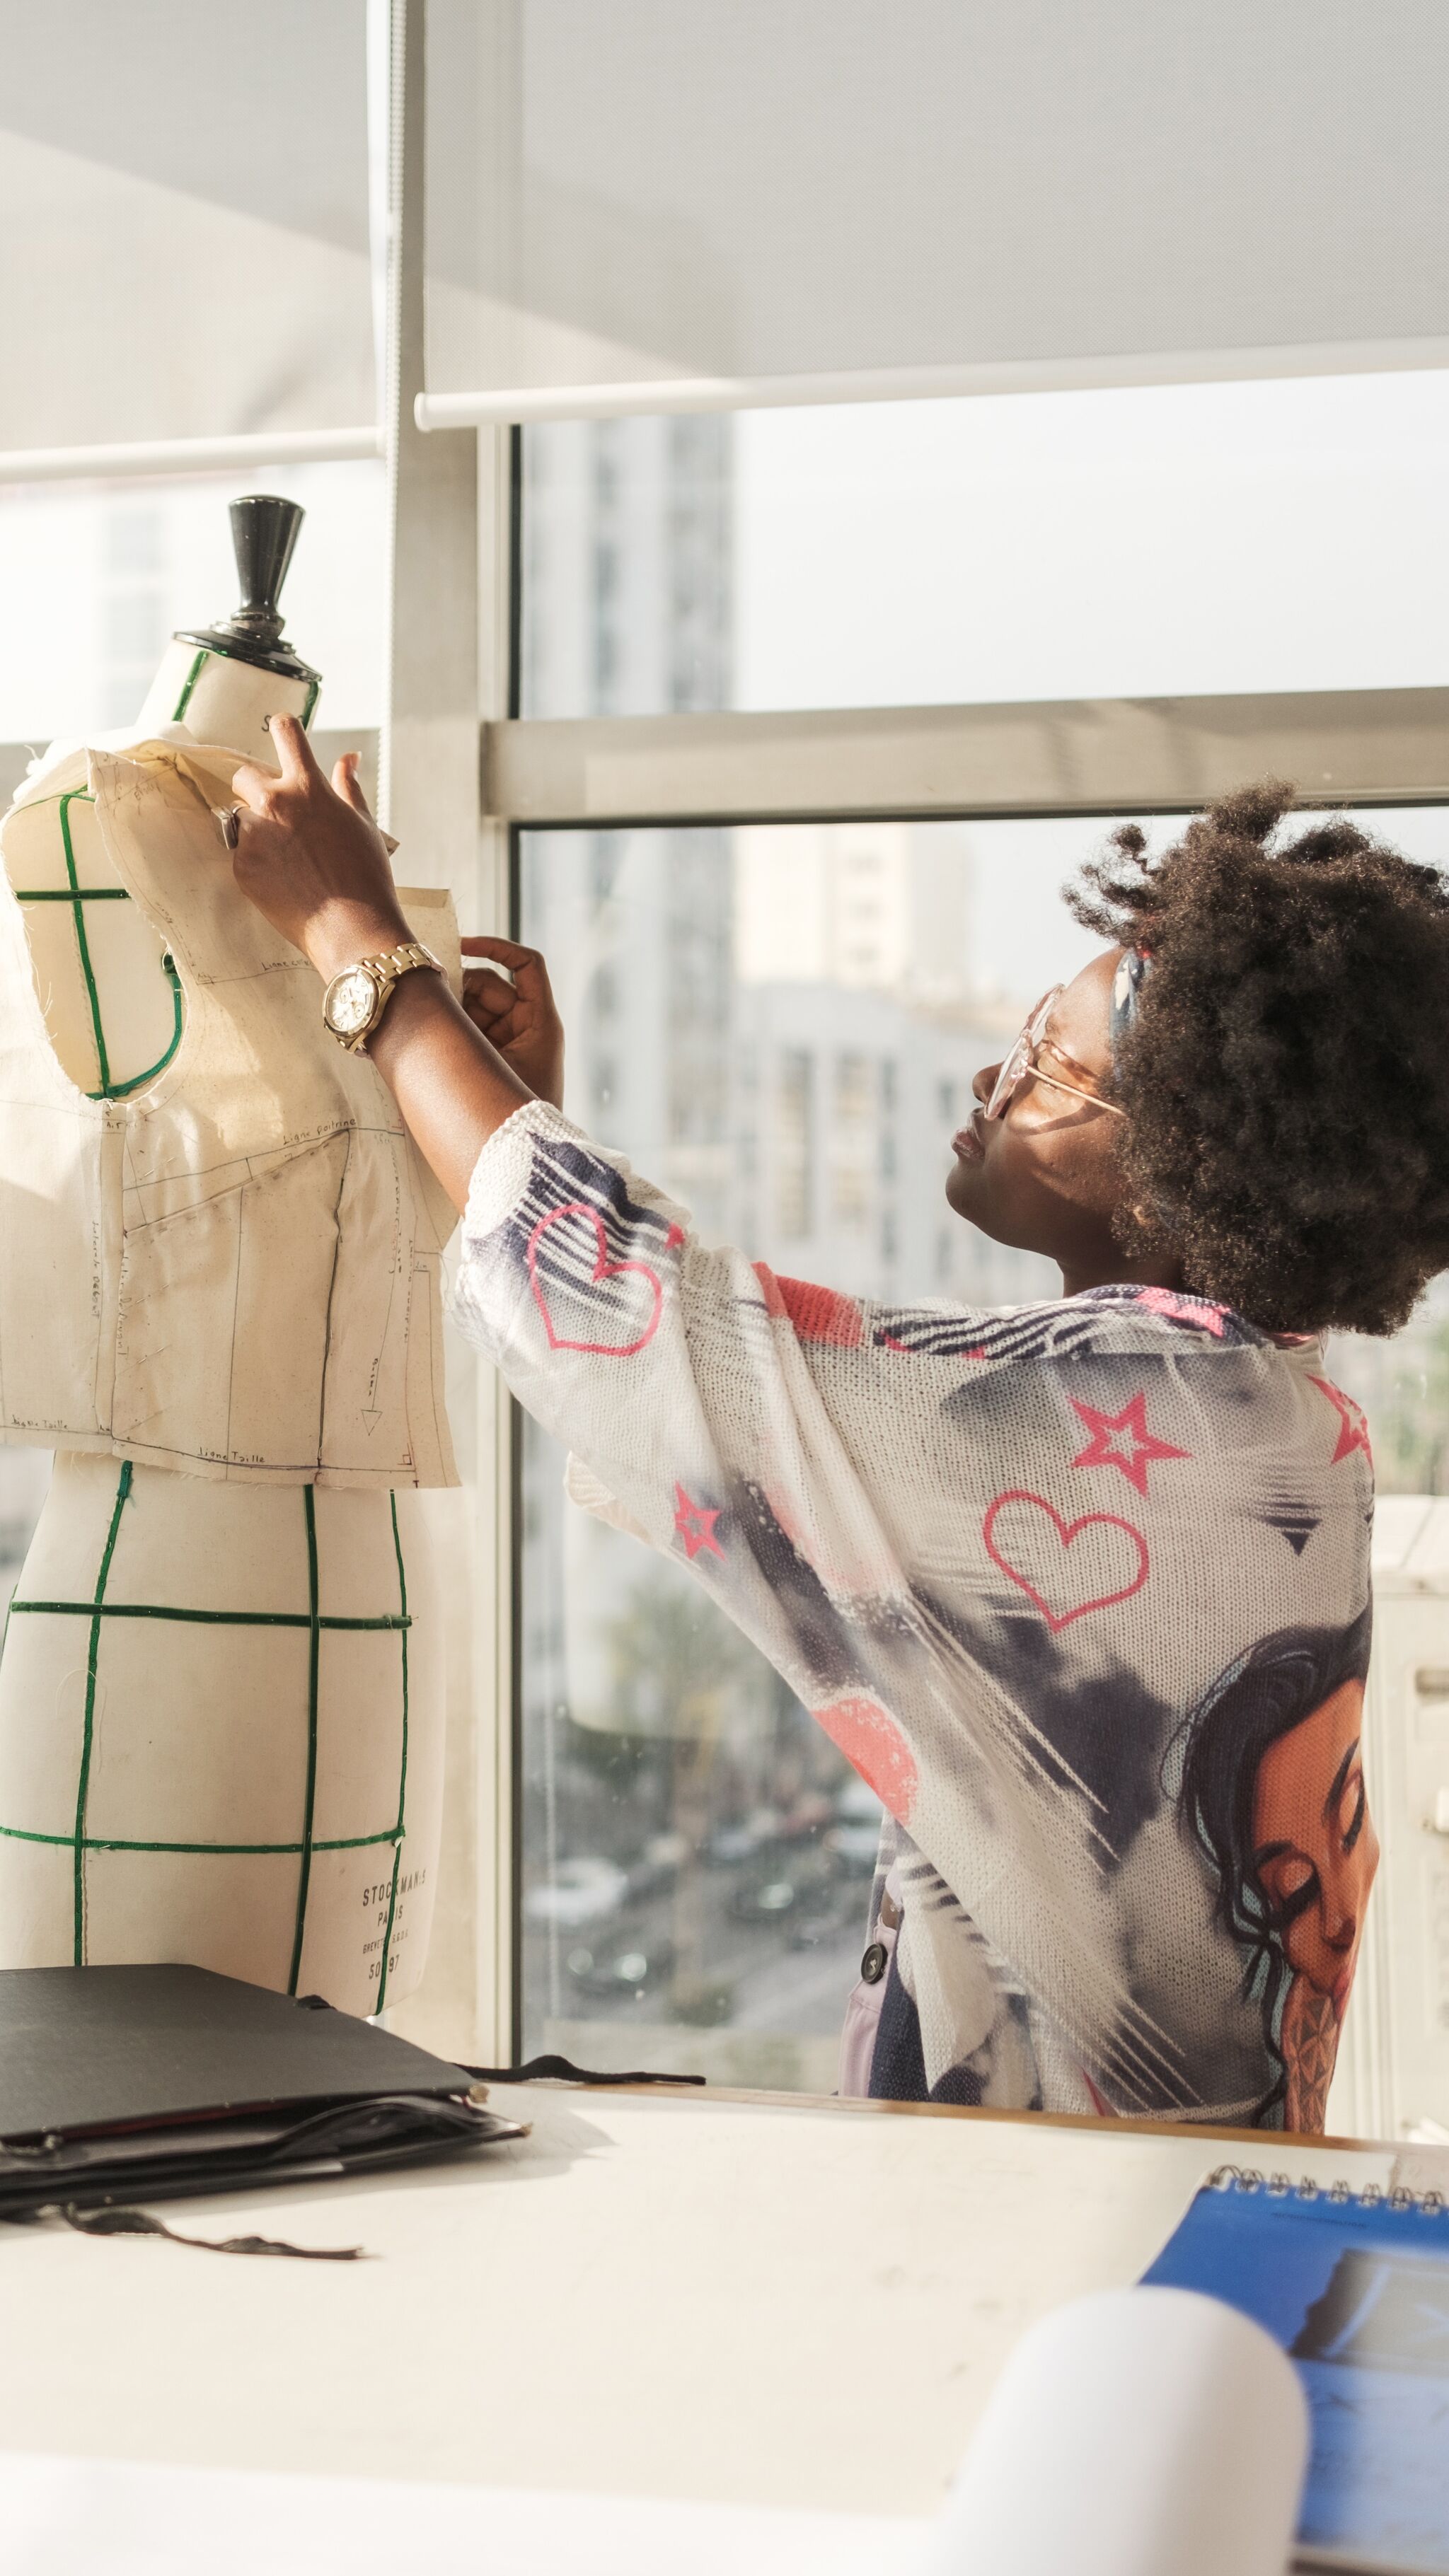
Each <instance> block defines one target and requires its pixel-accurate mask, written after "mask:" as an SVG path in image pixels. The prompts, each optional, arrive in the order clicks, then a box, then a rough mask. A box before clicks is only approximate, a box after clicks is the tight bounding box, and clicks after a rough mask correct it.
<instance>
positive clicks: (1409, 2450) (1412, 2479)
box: [1143, 2165, 1449, 2576]
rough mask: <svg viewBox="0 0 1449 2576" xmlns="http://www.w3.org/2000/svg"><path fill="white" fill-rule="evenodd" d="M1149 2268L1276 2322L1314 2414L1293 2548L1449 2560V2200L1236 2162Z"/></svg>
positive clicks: (1378, 2570)
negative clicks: (1358, 2187)
mask: <svg viewBox="0 0 1449 2576" xmlns="http://www.w3.org/2000/svg"><path fill="white" fill-rule="evenodd" d="M1143 2279H1144V2280H1145V2281H1148V2282H1152V2283H1156V2284H1160V2285H1163V2286H1165V2287H1168V2288H1172V2289H1178V2290H1204V2291H1206V2292H1207V2293H1208V2294H1209V2295H1210V2296H1211V2297H1213V2298H1215V2299H1223V2300H1225V2301H1226V2302H1227V2304H1228V2305H1229V2306H1230V2307H1234V2308H1240V2309H1241V2310H1242V2311H1243V2313H1244V2315H1245V2316H1249V2317H1252V2318H1254V2319H1255V2320H1256V2322H1257V2323H1258V2324H1259V2325H1260V2326H1265V2327H1266V2328H1267V2330H1268V2332H1269V2334H1271V2335H1272V2336H1273V2337H1274V2338H1275V2340H1276V2341H1277V2342H1278V2343H1280V2344H1281V2345H1282V2347H1283V2349H1284V2351H1285V2352H1286V2353H1287V2354H1288V2356H1289V2358H1290V2359H1291V2361H1292V2362H1293V2364H1294V2367H1295V2368H1296V2370H1297V2372H1298V2375H1299V2378H1300V2379H1301V2381H1302V2383H1303V2389H1304V2393H1305V2395H1306V2396H1307V2399H1308V2404H1309V2409H1310V2412H1311V2415H1312V2421H1313V2452H1312V2458H1311V2461H1310V2464H1309V2470H1308V2479H1307V2483H1306V2485H1305V2488H1304V2492H1303V2506H1302V2512H1301V2515H1300V2519H1299V2527H1298V2548H1297V2553H1296V2557H1295V2564H1296V2565H1297V2566H1299V2567H1305V2568H1310V2567H1311V2568H1339V2569H1356V2570H1364V2571H1370V2572H1371V2576H1449V2204H1446V2202H1445V2200H1444V2198H1443V2196H1442V2195H1441V2194H1440V2193H1438V2192H1427V2193H1425V2194H1424V2195H1423V2196H1422V2197H1419V2198H1416V2197H1415V2196H1414V2195H1413V2194H1412V2193H1410V2192H1399V2191H1395V2192H1390V2193H1387V2194H1385V2193H1383V2192H1380V2191H1377V2190H1374V2189H1369V2190H1366V2191H1363V2192H1357V2193H1355V2192H1352V2191H1351V2190H1350V2189H1349V2186H1348V2184H1347V2183H1342V2182H1339V2183H1334V2184H1333V2185H1332V2186H1331V2187H1330V2188H1328V2189H1327V2190H1320V2189H1319V2188H1318V2187H1317V2186H1316V2185H1315V2184H1313V2183H1311V2182H1299V2183H1294V2182H1293V2181H1291V2180H1290V2179H1289V2177H1288V2176H1287V2175H1283V2174H1275V2175H1273V2176H1271V2177H1269V2178H1267V2179H1265V2178H1264V2177H1263V2175H1261V2174H1258V2173H1254V2172H1251V2171H1244V2170H1241V2169H1239V2168H1238V2167H1236V2166H1231V2165H1227V2166H1223V2167H1222V2168H1221V2169H1220V2170H1219V2172H1218V2173H1216V2174H1215V2175H1214V2176H1213V2177H1212V2180H1211V2181H1210V2182H1209V2183H1208V2184H1207V2185H1206V2186H1205V2187H1204V2189H1203V2190H1201V2191H1200V2192H1199V2193H1198V2195H1197V2197H1196V2199H1195V2200H1194V2202H1193V2204H1192V2207H1191V2208H1190V2210H1189V2211H1188V2213H1187V2216H1186V2218H1185V2219H1184V2220H1183V2222H1182V2224H1181V2226H1180V2227H1179V2228H1178V2229H1177V2232H1176V2234H1175V2235H1174V2236H1173V2237H1172V2238H1171V2239H1170V2240H1169V2242H1168V2243H1167V2245H1166V2246H1165V2247H1164V2248H1163V2251H1162V2252H1161V2254H1159V2256H1158V2258H1157V2260H1156V2262H1155V2263H1154V2264H1153V2265H1152V2267H1151V2270H1150V2271H1148V2272H1146V2273H1144V2275H1143Z"/></svg>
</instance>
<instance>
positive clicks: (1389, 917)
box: [1067, 780, 1449, 1333]
mask: <svg viewBox="0 0 1449 2576" xmlns="http://www.w3.org/2000/svg"><path fill="white" fill-rule="evenodd" d="M1293 802H1294V795H1293V790H1292V789H1291V788H1289V787H1285V786H1283V785H1281V784H1279V783H1278V782H1277V781H1274V780H1269V781H1267V782H1265V783H1264V784H1263V785H1261V786H1257V787H1249V788H1244V789H1243V790H1242V791H1241V792H1240V793H1239V794H1237V795H1234V796H1228V797H1224V798H1223V799H1222V801H1221V803H1219V804H1216V805H1213V806H1210V807H1209V808H1208V809H1207V811H1206V812H1205V813H1203V814H1201V815H1199V816H1197V817H1196V818H1195V819H1194V821H1192V822H1191V823H1189V824H1188V826H1187V829H1186V831H1185V832H1184V833H1183V835H1182V837H1181V839H1180V840H1179V841H1177V842H1176V843H1175V844H1174V846H1173V847H1172V848H1171V849H1169V850H1166V851H1164V852H1162V853H1161V854H1160V855H1157V856H1153V855H1150V854H1149V852H1148V848H1147V842H1146V838H1145V835H1144V834H1143V833H1142V832H1141V831H1140V830H1139V829H1138V827H1137V825H1136V824H1125V825H1124V826H1123V827H1122V828H1121V829H1120V830H1119V831H1117V832H1115V833H1114V834H1113V835H1112V838H1111V840H1110V842H1109V844H1108V846H1107V849H1106V851H1105V852H1104V853H1103V855H1102V856H1101V857H1100V858H1098V859H1095V860H1093V861H1092V862H1090V863H1089V865H1088V866H1087V867H1085V868H1084V869H1083V871H1082V873H1081V876H1080V878H1079V879H1078V881H1077V882H1076V884H1075V885H1073V886H1071V887H1069V888H1068V890H1067V901H1068V903H1069V905H1070V906H1071V909H1072V911H1073V912H1074V913H1075V914H1076V917H1077V919H1078V920H1079V921H1080V922H1082V923H1083V924H1085V925H1086V927H1088V928H1089V929H1092V930H1096V931H1100V932H1101V933H1102V934H1103V935H1104V936H1105V937H1106V938H1108V939H1110V940H1112V941H1114V942H1117V943H1120V944H1121V945H1122V946H1124V947H1137V948H1141V949H1142V950H1144V951H1146V952H1148V953H1149V954H1150V956H1151V959H1152V973H1151V975H1150V977H1149V978H1148V980H1147V982H1146V984H1145V985H1144V987H1143V991H1142V1000H1141V1005H1140V1008H1139V1011H1138V1014H1137V1018H1136V1021H1135V1024H1134V1025H1133V1027H1132V1028H1131V1030H1130V1031H1129V1033H1128V1034H1127V1035H1126V1036H1125V1038H1124V1039H1123V1041H1122V1043H1121V1046H1120V1048H1119V1051H1118V1056H1117V1062H1116V1066H1115V1071H1114V1094H1113V1096H1114V1097H1115V1099H1116V1100H1117V1101H1118V1102H1119V1103H1120V1105H1121V1106H1122V1107H1123V1108H1124V1109H1125V1110H1126V1111H1127V1121H1126V1124H1125V1126H1124V1129H1123V1134H1122V1140H1121V1145H1120V1149H1119V1150H1120V1152H1121V1154H1122V1157H1123V1162H1124V1167H1125V1173H1126V1179H1127V1185H1128V1188H1127V1203H1128V1213H1127V1214H1126V1215H1125V1216H1124V1218H1123V1220H1122V1223H1123V1227H1124V1231H1125V1232H1127V1233H1130V1235H1131V1238H1132V1240H1133V1243H1134V1248H1136V1249H1138V1250H1152V1251H1162V1252H1168V1253H1174V1254H1176V1256H1177V1257H1178V1258H1179V1259H1180V1260H1181V1262H1182V1265H1183V1274H1184V1278H1185V1281H1186V1284H1187V1285H1188V1287H1189V1288H1191V1289H1192V1290H1194V1291H1195V1292H1196V1293H1197V1294H1198V1295H1200V1296H1204V1297H1210V1298H1212V1299H1214V1300H1215V1301H1217V1302H1219V1303H1221V1304H1223V1305H1226V1306H1231V1307H1234V1308H1236V1309H1237V1311H1238V1312H1239V1313H1240V1314H1243V1315H1245V1316H1246V1317H1248V1319H1249V1320H1250V1321H1251V1322H1253V1323H1255V1324H1257V1325H1259V1326H1260V1327H1261V1328H1262V1329H1263V1330H1264V1331H1266V1332H1299V1333H1302V1332H1318V1331H1325V1330H1327V1329H1329V1328H1330V1327H1332V1328H1335V1329H1339V1330H1344V1331H1350V1332H1360V1333H1391V1332H1393V1331H1395V1330H1396V1329H1397V1327H1398V1326H1399V1325H1400V1324H1402V1323H1403V1322H1404V1320H1405V1318H1406V1317H1407V1315H1408V1314H1409V1312H1410V1309H1411V1308H1412V1307H1413V1305H1414V1303H1415V1301H1416V1299H1417V1298H1418V1296H1419V1295H1420V1293H1421V1291H1422V1290H1423V1288H1424V1286H1425V1284H1426V1282H1427V1281H1428V1280H1429V1279H1430V1278H1431V1277H1432V1276H1433V1274H1434V1273H1435V1271H1437V1270H1442V1269H1444V1268H1445V1267H1446V1266H1449V882H1446V879H1445V878H1443V877H1441V876H1440V875H1439V873H1438V872H1437V870H1435V869H1433V868H1429V867H1422V866H1419V865H1417V864H1416V863H1415V862H1414V861H1412V860H1410V859H1405V858H1402V857H1401V856H1400V855H1399V853H1398V852H1397V851H1396V850H1392V849H1390V848H1388V847H1387V845H1386V844H1385V843H1384V842H1382V841H1379V840H1376V839H1375V838H1373V837H1372V835H1371V834H1369V833H1367V832H1364V831H1361V830H1360V828H1359V826H1358V825H1357V824H1356V823H1353V822H1351V821H1349V820H1348V818H1347V817H1346V816H1344V815H1341V814H1335V815H1329V816H1325V817H1322V818H1319V817H1314V818H1312V819H1311V820H1309V821H1307V822H1306V824H1305V826H1304V828H1303V829H1302V830H1300V831H1299V832H1298V833H1297V834H1296V836H1294V837H1292V838H1289V837H1287V836H1286V835H1281V834H1280V832H1279V826H1280V825H1281V824H1282V822H1283V818H1284V816H1285V815H1286V814H1287V813H1288V811H1289V809H1290V807H1291V806H1292V804H1293Z"/></svg>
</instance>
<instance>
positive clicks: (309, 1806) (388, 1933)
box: [0, 1457, 442, 2013]
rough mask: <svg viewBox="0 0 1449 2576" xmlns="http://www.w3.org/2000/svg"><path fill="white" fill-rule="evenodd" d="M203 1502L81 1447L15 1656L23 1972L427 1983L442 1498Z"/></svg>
mask: <svg viewBox="0 0 1449 2576" xmlns="http://www.w3.org/2000/svg"><path fill="white" fill-rule="evenodd" d="M197 1500H198V1497H197V1489H196V1487H195V1485H194V1484H193V1483H192V1482H191V1480H190V1479H189V1478H186V1477H183V1476H177V1475H175V1474H173V1473H170V1472H169V1471H166V1470H162V1469H147V1468H144V1467H137V1466H135V1465H134V1464H133V1463H132V1462H131V1461H130V1460H129V1459H127V1460H125V1461H123V1462H122V1463H121V1465H120V1467H119V1469H118V1468H117V1467H116V1465H115V1463H114V1461H111V1460H108V1459H105V1458H98V1457H92V1458H83V1457H63V1458H61V1459H60V1460H58V1462H57V1466H56V1476H55V1483H54V1485H53V1486H52V1490H51V1494H50V1497H49V1499H48V1501H47V1503H46V1506H45V1510H44V1512H43V1513H42V1516H41V1521H40V1525H39V1527H38V1529H37V1532H36V1536H35V1540H34V1542H33V1543H32V1546H31V1550H30V1554H29V1556H28V1558H27V1560H26V1567H25V1572H24V1574H23V1576H22V1579H21V1583H20V1586H19V1589H18V1591H17V1596H16V1598H15V1600H14V1601H13V1602H12V1604H11V1609H10V1618H9V1623H8V1628H7V1633H6V1638H5V1651H4V1657H3V1660H0V1927H3V1930H0V1964H3V1965H5V1966H7V1967H12V1966H13V1967H21V1966H37V1965H59V1964H63V1963H65V1962H67V1961H73V1962H74V1964H75V1965H76V1966H84V1965H87V1964H93V1963H95V1962H98V1961H116V1960H125V1959H147V1958H154V1957H158V1956H166V1957H174V1958H186V1959H191V1960H194V1961H196V1962H197V1963H198V1964H199V1965H202V1966H206V1967H212V1968H216V1969H218V1970H220V1971H222V1972H223V1973H225V1974H230V1975H237V1976H242V1977H245V1978H247V1979H249V1980H250V1981H252V1982H253V1983H263V1984H267V1985H272V1986H276V1987H278V1988H280V1989H282V1990H284V1991H286V1992H288V1993H291V1994H297V1993H303V1994H306V1993H314V1992H316V1993H324V1994H326V1995H327V1997H328V1999H329V2001H331V2002H333V2003H335V2004H338V2005H340V2006H342V2007H343V2008H344V2009H346V2010H349V2011H353V2012H360V2013H372V2012H377V2011H380V2010H381V2009H382V2008H383V2006H384V2005H385V2004H386V2003H387V2002H388V2001H389V2000H391V2001H393V2002H397V2001H399V2000H400V1999H401V1997H402V1996H403V1995H404V1994H406V1993H407V1992H409V1991H410V1990H411V1988H412V1986H413V1985H414V1984H415V1983H416V1981H417V1977H418V1975H419V1974H420V1973H421V1967H422V1962H423V1958H424V1955H425V1953H426V1948H427V1935H428V1926H429V1919H430V1917H431V1912H432V1900H433V1879H434V1876H435V1864H436V1854H437V1840H438V1826H439V1816H440V1801H441V1749H442V1748H441V1727H440V1725H439V1724H438V1723H437V1722H436V1721H437V1718H438V1716H439V1715H440V1705H439V1694H438V1691H437V1687H436V1683H437V1678H438V1677H437V1671H436V1658H437V1654H438V1642H437V1604H436V1600H435V1597H434V1587H433V1584H432V1581H431V1579H430V1575H429V1571H428V1551H427V1549H426V1547H422V1546H419V1547H416V1548H415V1547H414V1545H413V1540H414V1539H419V1540H420V1539H421V1536H422V1533H421V1532H420V1531H418V1530H416V1528H415V1527H414V1526H413V1524H412V1522H411V1521H410V1520H408V1519H407V1518H406V1515H407V1514H408V1513H409V1512H412V1513H416V1512H417V1510H418V1508H419V1506H418V1505H417V1504H416V1502H413V1501H411V1500H410V1498H409V1497H408V1496H406V1495H404V1496H403V1497H402V1502H401V1506H400V1504H399V1499H398V1497H397V1496H395V1495H391V1494H387V1495H382V1494H379V1495H372V1494H363V1493H350V1494H349V1493H329V1492H323V1493H322V1494H320V1495H319V1494H317V1493H315V1492H314V1491H313V1489H312V1488H311V1487H310V1486H309V1487H304V1488H303V1490H302V1491H301V1492H300V1493H299V1494H295V1495H292V1496H284V1495H278V1494H275V1493H268V1492H262V1491H258V1490H255V1489H253V1490H248V1489H246V1488H244V1487H233V1488H229V1489H221V1488H217V1487H211V1488H209V1489H208V1491H207V1495H206V1503H207V1509H206V1511H205V1512H204V1513H201V1514H198V1510H197ZM278 1506H284V1508H283V1509H282V1510H280V1511H279V1509H278ZM218 1656H221V1657H224V1659H225V1670H224V1674H223V1675H221V1676H220V1677H219V1675H218V1666H217V1659H218ZM27 1721H28V1722H27ZM419 1721H420V1722H419ZM158 1943H159V1944H161V1946H160V1947H159V1948H158V1946H157V1945H158Z"/></svg>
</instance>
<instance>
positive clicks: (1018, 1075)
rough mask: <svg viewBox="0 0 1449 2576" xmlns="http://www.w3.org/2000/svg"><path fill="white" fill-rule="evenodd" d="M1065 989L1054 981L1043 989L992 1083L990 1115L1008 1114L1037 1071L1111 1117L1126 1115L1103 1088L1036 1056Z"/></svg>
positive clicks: (1056, 1088)
mask: <svg viewBox="0 0 1449 2576" xmlns="http://www.w3.org/2000/svg"><path fill="white" fill-rule="evenodd" d="M1065 991H1066V986H1065V985H1064V984H1053V986H1052V988H1051V991H1050V992H1049V993H1043V995H1042V997H1041V1000H1040V1001H1039V1002H1038V1004H1037V1006H1036V1009H1035V1010H1034V1011H1032V1012H1031V1013H1030V1015H1029V1016H1028V1018H1027V1021H1026V1024H1025V1026H1024V1028H1023V1029H1022V1032H1021V1035H1020V1036H1019V1038H1018V1039H1017V1041H1016V1044H1015V1045H1014V1047H1013V1048H1012V1050H1011V1052H1010V1054H1009V1055H1008V1056H1007V1057H1006V1058H1005V1059H1004V1061H1003V1063H1002V1067H1001V1071H1000V1072H999V1073H998V1075H997V1077H996V1080H995V1082H994V1083H993V1084H992V1086H991V1098H990V1099H989V1100H988V1101H987V1103H986V1115H987V1117H988V1118H1004V1117H1005V1115H1006V1112H1007V1110H1008V1109H1009V1108H1010V1106H1011V1103H1012V1101H1013V1100H1014V1099H1015V1098H1016V1095H1017V1093H1018V1091H1020V1089H1021V1086H1022V1084H1023V1083H1024V1082H1025V1081H1026V1079H1027V1077H1028V1075H1034V1076H1035V1078H1036V1080H1037V1081H1038V1082H1045V1083H1049V1084H1050V1086H1051V1088H1052V1090H1053V1091H1069V1092H1070V1093H1071V1094H1072V1097H1073V1099H1074V1100H1090V1101H1091V1103H1092V1105H1093V1107H1094V1108H1095V1109H1105V1110H1106V1112H1107V1115H1108V1116H1109V1118H1125V1117H1126V1115H1127V1112H1126V1110H1125V1109H1119V1108H1118V1106H1117V1103H1116V1101H1115V1100H1104V1099H1103V1098H1102V1095H1101V1093H1100V1091H1089V1090H1088V1089H1087V1087H1086V1085H1085V1083H1081V1082H1068V1081H1067V1080H1066V1078H1065V1076H1064V1075H1062V1074H1059V1073H1052V1072H1050V1071H1049V1070H1048V1068H1047V1067H1046V1066H1045V1065H1043V1064H1040V1063H1039V1062H1038V1060H1037V1059H1038V1057H1039V1056H1040V1054H1041V1050H1042V1048H1043V1047H1044V1046H1050V1044H1051V1041H1050V1039H1049V1038H1048V1036H1047V1022H1048V1021H1049V1019H1050V1018H1051V1015H1052V1013H1053V1011H1054V1010H1055V1009H1056V1006H1057V1004H1058V1002H1059V1001H1060V1000H1061V998H1062V995H1063V993H1064V992H1065Z"/></svg>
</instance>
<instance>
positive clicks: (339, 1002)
mask: <svg viewBox="0 0 1449 2576" xmlns="http://www.w3.org/2000/svg"><path fill="white" fill-rule="evenodd" d="M376 999H377V986H376V985H375V984H374V982H373V980H372V977H371V976H370V975H367V974H364V972H363V970H362V968H361V967H360V966H353V967H350V968H349V969H348V971H347V973H346V974H345V975H339V976H338V978H337V981H336V983H335V984H334V985H333V987H332V990H331V992H330V993H329V994H328V996H327V1018H328V1021H329V1023H330V1024H331V1026H332V1027H333V1028H334V1029H335V1030H336V1031H337V1034H338V1036H339V1037H344V1038H350V1037H355V1036H356V1034H357V1032H358V1030H359V1029H365V1028H366V1026H367V1023H368V1021H369V1020H370V1019H371V1017H372V1012H373V1005H374V1003H375V1001H376Z"/></svg>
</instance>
